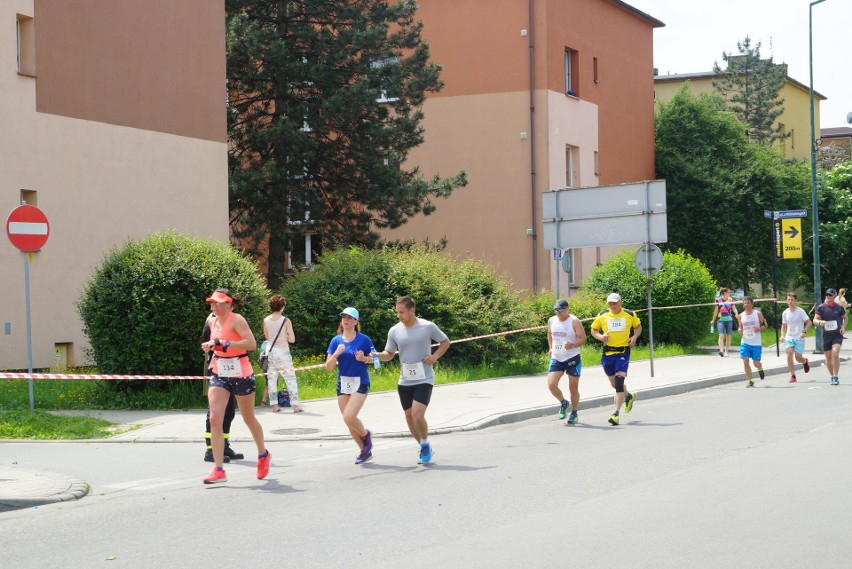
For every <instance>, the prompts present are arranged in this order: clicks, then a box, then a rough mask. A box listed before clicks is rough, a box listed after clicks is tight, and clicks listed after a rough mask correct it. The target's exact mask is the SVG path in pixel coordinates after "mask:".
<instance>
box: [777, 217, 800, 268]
mask: <svg viewBox="0 0 852 569" xmlns="http://www.w3.org/2000/svg"><path fill="white" fill-rule="evenodd" d="M778 221H780V222H781V247H780V249H781V255H780V256H781V258H782V259H801V258H802V219H801V218H798V217H795V218H790V219H780V220H778ZM776 223H778V222H777V221H776Z"/></svg>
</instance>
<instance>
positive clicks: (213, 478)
mask: <svg viewBox="0 0 852 569" xmlns="http://www.w3.org/2000/svg"><path fill="white" fill-rule="evenodd" d="M227 481H228V475H227V474H225V470H224V469H222V468H218V467H217V468H214V469H213V472H211V473H210V474H209V475H208V476H207V477H206V478H205V479H204V483H205V484H216V483H217V482H227Z"/></svg>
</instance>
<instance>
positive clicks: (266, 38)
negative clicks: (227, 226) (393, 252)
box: [227, 0, 467, 289]
mask: <svg viewBox="0 0 852 569" xmlns="http://www.w3.org/2000/svg"><path fill="white" fill-rule="evenodd" d="M416 10H417V6H416V3H415V2H414V1H413V0H398V1H396V0H227V12H228V21H227V61H228V103H229V115H228V127H229V184H230V208H231V229H232V232H233V235H234V236H235V237H236V238H238V239H240V240H241V242H242V244H243V245H244V246H245V248H246V250H247V251H248V252H251V253H253V254H255V255H262V254H263V253H264V250H265V252H266V256H267V260H268V262H269V278H268V282H269V286H270V288H273V289H275V288H277V287H278V286H279V284H280V280H281V278H282V277H283V272H284V259H285V253H286V251H288V250H291V249H295V250H296V251H295V252H298V247H297V246H296V245H295V242H297V241H298V240H299V239H300V238H301V237H303V236H304V235H306V234H311V235H313V236H314V237H313V239H320V240H321V242H322V244H323V246H324V247H334V246H339V245H345V244H356V245H364V246H372V245H374V244H376V243H377V242H378V240H379V235H378V233H377V229H381V228H396V227H399V226H400V225H402V224H403V223H405V221H406V220H407V219H408V218H409V217H411V216H413V215H415V214H417V213H423V214H425V215H428V214H429V213H431V212H433V211H434V210H435V208H436V206H435V203H434V199H435V198H439V197H445V196H448V195H450V193H451V192H452V191H453V190H454V189H455V188H457V187H461V186H464V185H465V184H466V183H467V182H466V178H465V175H464V173H463V172H461V173H458V174H456V175H454V176H452V177H450V178H441V177H440V176H439V175H435V176H434V177H433V178H431V179H428V180H427V179H424V178H423V177H422V176H421V174H420V172H419V170H418V168H416V167H411V166H408V165H406V164H405V162H406V158H407V157H408V154H409V151H410V150H411V149H412V148H415V147H417V146H418V145H419V144H421V143H422V142H423V128H422V126H421V124H420V123H421V120H422V119H423V112H422V105H423V102H424V101H425V98H426V94H427V93H435V92H437V91H439V90H440V89H441V88H442V87H443V84H442V82H441V81H440V79H439V73H440V66H439V65H437V64H436V63H433V62H431V61H430V59H429V47H428V45H427V44H426V43H425V42H424V41H423V40H422V38H421V29H422V23H421V22H419V21H417V20H415V13H416Z"/></svg>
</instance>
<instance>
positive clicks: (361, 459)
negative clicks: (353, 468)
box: [355, 449, 373, 464]
mask: <svg viewBox="0 0 852 569" xmlns="http://www.w3.org/2000/svg"><path fill="white" fill-rule="evenodd" d="M371 458H373V453H371V452H370V451H368V450H366V449H365V450H362V451H361V454H359V455H358V458H356V459H355V464H364V463H365V462H367V461H368V460H370V459H371Z"/></svg>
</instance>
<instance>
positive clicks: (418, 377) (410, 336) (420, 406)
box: [377, 296, 450, 464]
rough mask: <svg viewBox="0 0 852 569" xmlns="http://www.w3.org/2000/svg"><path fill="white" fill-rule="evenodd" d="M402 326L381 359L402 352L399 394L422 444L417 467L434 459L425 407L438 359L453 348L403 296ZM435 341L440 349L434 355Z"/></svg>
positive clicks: (398, 305)
mask: <svg viewBox="0 0 852 569" xmlns="http://www.w3.org/2000/svg"><path fill="white" fill-rule="evenodd" d="M396 315H397V318H399V323H398V324H396V325H394V326H393V327H392V328H391V329H390V331H388V340H387V342H386V344H385V349H384V351H383V352H378V353H377V355H378V356H379V359H380V360H382V361H383V362H389V361H391V360H392V359H393V357H394V355H395V354H396V353H397V352H399V362H400V368H401V372H400V377H399V384H398V386H397V391H398V393H399V401H400V403H401V404H402V409H403V411H405V421H406V422H407V423H408V430H409V431H411V435H412V436H413V437H414V439H415V440H416V441H417V442H418V443H420V458H419V459H418V461H417V463H418V464H425V463H427V462H429V461H430V460H432V454H433V449H432V445H430V444H429V425H428V424H427V423H426V408H427V407H428V406H429V401H430V399H431V398H432V387H433V386H434V385H435V372H434V370H433V368H432V366H433V365H435V362H437V361H438V358H440V357H441V356H443V355H444V352H446V351H447V349H449V347H450V339H449V338H447V335H446V334H444V333H443V332H441V329H440V328H438V327H437V326H436V325H435V324H434V323H432V322H430V321H428V320H424V319H422V318H417V315H416V314H415V304H414V300H412V299H411V297H409V296H401V297H400V298H398V299H397V301H396ZM432 342H438V349H437V350H435V353H434V354H433V353H432Z"/></svg>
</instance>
